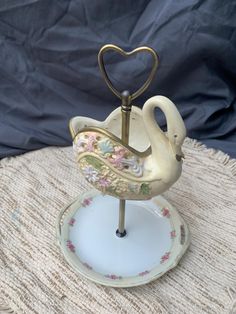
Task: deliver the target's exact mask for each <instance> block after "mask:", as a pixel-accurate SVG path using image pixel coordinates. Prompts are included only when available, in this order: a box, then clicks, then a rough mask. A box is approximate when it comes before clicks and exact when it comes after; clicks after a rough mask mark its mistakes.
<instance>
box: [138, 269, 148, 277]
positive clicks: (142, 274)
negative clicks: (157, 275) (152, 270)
mask: <svg viewBox="0 0 236 314" xmlns="http://www.w3.org/2000/svg"><path fill="white" fill-rule="evenodd" d="M147 274H149V271H148V270H145V271H143V272H141V273H139V274H138V275H139V276H145V275H147Z"/></svg>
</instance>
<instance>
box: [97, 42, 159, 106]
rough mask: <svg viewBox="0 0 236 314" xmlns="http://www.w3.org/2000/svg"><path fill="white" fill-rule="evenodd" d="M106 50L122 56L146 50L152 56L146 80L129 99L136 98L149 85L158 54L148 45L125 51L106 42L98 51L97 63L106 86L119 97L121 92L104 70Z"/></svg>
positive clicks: (156, 64) (155, 68)
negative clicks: (151, 63)
mask: <svg viewBox="0 0 236 314" xmlns="http://www.w3.org/2000/svg"><path fill="white" fill-rule="evenodd" d="M108 50H113V51H116V52H118V53H119V54H121V55H122V56H124V57H129V56H131V55H135V54H137V53H139V52H148V53H150V54H151V56H152V58H153V66H152V70H151V72H150V74H149V76H148V78H147V80H146V82H145V83H144V84H143V85H142V86H141V87H140V88H139V89H138V90H137V91H136V92H134V93H133V94H132V95H131V99H132V100H133V99H135V98H137V97H138V96H140V95H141V94H142V93H143V92H144V91H145V90H146V89H147V88H148V86H149V85H150V83H151V81H152V79H153V77H154V75H155V73H156V70H157V67H158V56H157V54H156V52H155V51H154V50H153V49H152V48H150V47H145V46H143V47H138V48H136V49H134V50H132V51H130V52H126V51H124V50H123V49H121V48H120V47H118V46H115V45H112V44H108V45H105V46H103V47H102V48H101V49H100V51H99V53H98V64H99V68H100V70H101V72H102V76H103V78H104V80H105V82H106V83H107V86H108V87H109V88H110V90H111V91H112V92H113V93H114V94H115V95H116V96H117V97H119V98H120V99H121V93H120V92H119V91H118V90H117V89H116V88H115V87H114V86H113V84H112V82H111V80H110V79H109V77H108V75H107V72H106V69H105V65H104V59H103V58H104V54H105V52H107V51H108Z"/></svg>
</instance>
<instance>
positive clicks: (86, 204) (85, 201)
mask: <svg viewBox="0 0 236 314" xmlns="http://www.w3.org/2000/svg"><path fill="white" fill-rule="evenodd" d="M92 200H93V199H92V197H89V198H85V199H84V200H83V201H82V203H81V204H82V206H84V207H86V206H89V205H90V204H91V203H92Z"/></svg>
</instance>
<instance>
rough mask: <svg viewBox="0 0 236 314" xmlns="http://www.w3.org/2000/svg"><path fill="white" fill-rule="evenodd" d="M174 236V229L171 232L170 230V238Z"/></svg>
mask: <svg viewBox="0 0 236 314" xmlns="http://www.w3.org/2000/svg"><path fill="white" fill-rule="evenodd" d="M175 237H176V231H175V230H172V231H171V232H170V238H171V239H174V238H175Z"/></svg>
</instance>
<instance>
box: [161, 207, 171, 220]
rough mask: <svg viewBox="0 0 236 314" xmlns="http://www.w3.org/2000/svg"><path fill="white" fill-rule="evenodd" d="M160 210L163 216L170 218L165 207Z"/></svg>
mask: <svg viewBox="0 0 236 314" xmlns="http://www.w3.org/2000/svg"><path fill="white" fill-rule="evenodd" d="M161 212H162V216H163V217H166V218H170V211H169V209H168V208H166V207H164V208H162V210H161Z"/></svg>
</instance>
